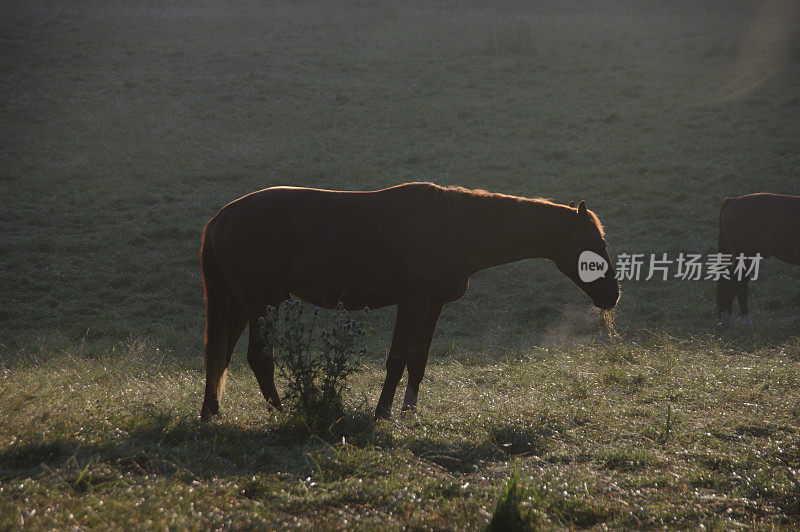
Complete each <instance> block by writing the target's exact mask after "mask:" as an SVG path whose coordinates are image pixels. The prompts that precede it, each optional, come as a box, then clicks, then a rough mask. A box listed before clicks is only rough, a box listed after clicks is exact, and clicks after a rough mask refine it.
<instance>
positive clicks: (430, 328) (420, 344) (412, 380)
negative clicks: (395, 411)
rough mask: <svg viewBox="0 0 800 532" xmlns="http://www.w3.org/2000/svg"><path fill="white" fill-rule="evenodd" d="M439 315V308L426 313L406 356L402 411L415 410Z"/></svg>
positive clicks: (440, 309)
mask: <svg viewBox="0 0 800 532" xmlns="http://www.w3.org/2000/svg"><path fill="white" fill-rule="evenodd" d="M441 313H442V307H441V306H439V307H433V308H432V309H431V310H430V311H429V312H428V315H427V316H425V320H424V321H423V322H422V325H421V326H420V328H419V332H418V333H417V339H416V341H415V342H414V347H413V348H412V349H411V352H410V353H409V355H408V386H407V387H406V396H405V398H404V399H403V411H406V410H416V409H417V399H418V398H419V383H420V382H422V377H423V376H424V375H425V366H426V365H427V364H428V351H429V350H430V348H431V341H432V340H433V333H434V331H435V330H436V324H437V323H438V322H439V316H440V315H441Z"/></svg>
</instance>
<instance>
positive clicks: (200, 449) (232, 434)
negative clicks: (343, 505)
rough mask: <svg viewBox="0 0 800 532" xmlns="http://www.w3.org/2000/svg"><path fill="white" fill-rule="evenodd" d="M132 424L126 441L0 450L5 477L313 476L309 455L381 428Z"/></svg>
mask: <svg viewBox="0 0 800 532" xmlns="http://www.w3.org/2000/svg"><path fill="white" fill-rule="evenodd" d="M132 425H133V426H132V427H128V430H127V431H126V432H127V434H126V435H125V436H117V435H115V436H110V437H104V435H102V434H99V435H98V436H97V438H96V441H90V442H87V438H86V437H85V436H76V435H74V434H66V433H65V434H59V435H57V436H50V437H47V438H46V439H44V438H40V439H39V440H38V441H28V442H25V443H17V444H16V445H11V446H8V447H6V448H4V449H2V450H1V451H0V480H3V481H5V480H10V479H14V478H24V477H35V476H39V475H42V474H46V473H49V472H52V470H54V469H59V468H65V467H67V468H74V467H78V466H82V465H85V464H88V463H91V464H101V463H102V464H106V465H109V466H111V467H113V468H115V469H117V470H118V471H119V472H120V473H123V474H125V473H131V474H147V473H157V474H168V475H178V476H183V477H186V478H187V479H193V480H194V479H210V478H214V477H225V476H229V475H242V474H252V473H259V472H266V473H270V472H274V473H277V472H289V473H294V474H297V475H298V476H300V475H308V474H309V473H310V472H311V471H312V469H313V467H314V463H313V460H309V458H308V454H309V452H312V451H315V450H318V449H321V448H326V447H331V445H332V444H334V443H336V442H341V441H342V438H345V439H346V440H347V441H348V442H352V443H354V444H355V443H361V445H370V444H371V441H372V434H373V432H374V430H375V426H374V424H373V423H372V417H371V416H370V415H368V414H367V413H366V412H362V411H352V412H348V413H346V415H345V416H343V417H342V418H341V419H339V420H337V421H335V422H334V423H333V424H332V426H331V428H330V431H329V433H328V434H324V435H322V436H321V437H320V436H310V435H309V433H308V428H307V427H304V426H303V424H302V420H300V419H298V418H295V417H291V416H287V417H285V418H284V419H280V420H278V421H277V422H276V423H275V424H273V425H271V426H267V427H264V426H259V427H246V426H242V425H241V424H238V423H237V422H236V421H226V420H224V419H223V420H220V421H214V422H211V423H202V422H200V421H199V420H197V419H194V418H189V417H182V418H175V417H174V416H172V415H171V414H169V413H166V412H152V411H150V412H144V413H142V414H140V417H139V419H137V420H136V421H135V422H134V423H133V424H132ZM380 437H381V436H380V434H379V435H378V438H379V439H380Z"/></svg>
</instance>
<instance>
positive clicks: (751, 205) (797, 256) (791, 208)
mask: <svg viewBox="0 0 800 532" xmlns="http://www.w3.org/2000/svg"><path fill="white" fill-rule="evenodd" d="M719 251H720V253H729V254H731V255H733V259H734V263H735V262H736V257H738V256H739V254H743V255H744V256H745V257H754V256H755V255H756V253H759V254H760V255H761V257H763V258H765V259H766V258H769V257H775V258H778V259H781V260H783V261H786V262H789V263H792V264H800V196H786V195H783V194H766V193H761V194H749V195H747V196H739V197H736V198H725V200H723V202H722V205H721V206H720V208H719ZM732 270H733V266H731V268H730V269H729V274H731V275H730V277H731V278H730V279H722V278H720V279H719V280H718V281H717V316H718V317H719V318H721V321H722V325H723V326H724V327H727V326H728V325H730V322H731V310H732V307H733V299H734V297H736V298H738V300H739V311H740V313H741V317H742V321H743V322H744V323H746V324H748V325H750V324H751V322H750V309H749V307H748V306H747V285H748V282H749V278H748V277H747V276H743V277H742V279H741V280H739V279H738V278H737V277H738V276H734V275H733V274H732Z"/></svg>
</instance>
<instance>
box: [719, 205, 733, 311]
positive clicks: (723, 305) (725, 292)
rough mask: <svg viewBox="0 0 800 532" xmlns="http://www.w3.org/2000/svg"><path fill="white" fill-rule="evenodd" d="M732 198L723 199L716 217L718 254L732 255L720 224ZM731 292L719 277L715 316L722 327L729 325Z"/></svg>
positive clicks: (731, 247) (728, 284)
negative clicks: (720, 321)
mask: <svg viewBox="0 0 800 532" xmlns="http://www.w3.org/2000/svg"><path fill="white" fill-rule="evenodd" d="M731 201H733V198H725V199H724V200H722V204H721V205H720V206H719V216H718V225H719V228H718V231H719V250H718V252H719V253H733V246H731V243H730V240H728V238H727V237H726V236H725V228H724V227H723V223H722V215H723V214H724V213H725V209H726V208H727V207H728V205H729V204H730V202H731ZM732 294H733V292H732V288H731V286H730V281H726V280H725V279H724V278H722V277H720V278H719V280H718V281H717V316H718V317H721V318H722V324H723V327H727V326H728V324H729V323H730V312H731V308H730V307H731V304H733V295H732Z"/></svg>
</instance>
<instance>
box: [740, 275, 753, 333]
mask: <svg viewBox="0 0 800 532" xmlns="http://www.w3.org/2000/svg"><path fill="white" fill-rule="evenodd" d="M749 282H750V280H749V279H748V278H747V277H745V278H744V279H742V280H741V281H738V282H737V283H736V298H737V299H738V300H739V314H740V315H741V318H742V323H744V324H745V325H747V326H748V327H752V326H753V322H752V321H750V307H749V306H748V305H747V292H748V285H749Z"/></svg>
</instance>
